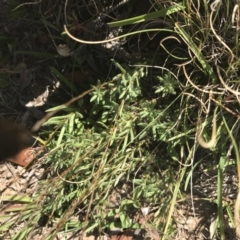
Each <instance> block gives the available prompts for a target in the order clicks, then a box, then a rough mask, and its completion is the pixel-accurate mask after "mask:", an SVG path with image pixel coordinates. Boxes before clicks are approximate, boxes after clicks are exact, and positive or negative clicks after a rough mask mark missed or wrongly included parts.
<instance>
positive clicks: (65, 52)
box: [57, 44, 70, 57]
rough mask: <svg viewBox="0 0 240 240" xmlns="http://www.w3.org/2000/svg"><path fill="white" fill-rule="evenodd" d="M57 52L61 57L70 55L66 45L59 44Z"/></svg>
mask: <svg viewBox="0 0 240 240" xmlns="http://www.w3.org/2000/svg"><path fill="white" fill-rule="evenodd" d="M57 52H58V54H59V55H60V56H62V57H68V56H69V54H70V48H69V46H68V45H67V44H59V45H58V46H57Z"/></svg>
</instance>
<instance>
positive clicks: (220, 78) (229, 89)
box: [216, 66, 240, 96]
mask: <svg viewBox="0 0 240 240" xmlns="http://www.w3.org/2000/svg"><path fill="white" fill-rule="evenodd" d="M216 68H217V74H218V77H219V80H220V82H221V83H222V85H223V86H224V87H225V89H226V90H228V91H229V92H231V93H233V94H235V95H236V96H239V95H240V92H238V91H235V90H233V89H232V88H230V87H229V86H228V85H227V84H226V83H225V82H224V80H223V78H222V76H221V73H220V68H219V66H216Z"/></svg>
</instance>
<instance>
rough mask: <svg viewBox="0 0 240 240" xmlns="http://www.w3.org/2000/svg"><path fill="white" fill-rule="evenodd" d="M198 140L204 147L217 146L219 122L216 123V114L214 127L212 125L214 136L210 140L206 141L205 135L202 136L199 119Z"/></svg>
mask: <svg viewBox="0 0 240 240" xmlns="http://www.w3.org/2000/svg"><path fill="white" fill-rule="evenodd" d="M197 140H198V143H199V144H200V145H201V146H202V147H203V148H212V147H214V146H215V144H216V142H217V123H216V116H215V115H214V118H213V127H212V137H211V140H210V141H209V142H206V141H205V140H204V139H203V137H202V130H201V128H200V120H199V121H198V130H197Z"/></svg>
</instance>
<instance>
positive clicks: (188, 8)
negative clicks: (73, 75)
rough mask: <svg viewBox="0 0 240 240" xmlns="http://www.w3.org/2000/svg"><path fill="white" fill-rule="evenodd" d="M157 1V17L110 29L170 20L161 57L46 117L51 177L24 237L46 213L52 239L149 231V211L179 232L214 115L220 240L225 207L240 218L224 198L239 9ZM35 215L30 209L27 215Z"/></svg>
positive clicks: (166, 232)
mask: <svg viewBox="0 0 240 240" xmlns="http://www.w3.org/2000/svg"><path fill="white" fill-rule="evenodd" d="M154 7H155V8H157V9H156V12H154V13H146V14H147V15H144V16H143V15H141V16H138V17H136V18H130V19H127V20H125V21H123V22H121V21H120V22H117V23H116V22H115V23H112V24H110V26H111V27H116V26H118V27H119V26H120V27H121V26H126V25H129V24H136V23H139V22H141V24H142V25H141V27H140V30H138V32H139V33H141V29H144V31H146V29H147V26H149V25H150V24H149V23H154V21H156V19H157V20H159V21H161V23H162V24H163V27H162V30H163V31H164V36H162V35H160V50H161V54H158V51H159V50H156V52H155V53H153V54H152V55H151V56H153V55H154V57H153V58H152V59H149V58H146V59H144V61H142V62H141V60H140V63H139V64H138V65H141V66H134V67H129V66H127V65H126V64H119V63H117V62H115V61H113V64H114V66H115V68H116V69H117V70H118V71H120V73H118V74H117V75H116V74H115V75H116V76H115V77H113V78H112V79H111V80H110V81H109V83H108V84H107V85H105V87H104V88H101V87H99V86H100V85H99V84H94V86H93V88H94V90H93V91H92V92H91V93H90V97H89V96H88V97H89V98H88V99H87V98H84V99H82V100H81V101H80V102H79V105H80V107H79V106H77V105H76V106H71V108H66V109H65V110H66V111H67V113H66V114H64V115H62V116H55V117H53V118H51V119H50V120H49V121H48V122H47V123H46V125H48V126H50V127H49V129H51V130H45V131H43V132H42V133H41V135H42V138H45V139H46V140H47V148H48V149H49V153H48V155H47V158H46V164H47V166H48V170H47V172H48V177H47V179H43V180H41V181H40V182H39V186H38V189H37V191H36V192H35V194H34V196H33V197H34V198H35V199H36V200H35V202H34V209H35V210H34V212H33V211H32V210H31V217H30V218H29V219H28V221H26V224H25V228H23V229H22V230H21V231H20V232H19V233H17V235H16V236H15V239H21V238H25V237H26V236H28V237H29V236H31V234H32V232H33V231H34V229H35V228H36V227H37V226H38V223H39V221H40V220H41V219H42V218H44V219H45V226H48V227H49V228H48V230H47V233H46V234H44V236H43V237H42V239H54V237H55V236H56V234H57V233H58V232H59V231H65V232H67V231H72V232H75V231H80V230H82V231H84V232H86V233H88V232H91V231H93V230H96V229H97V230H98V231H99V232H101V231H103V230H105V229H107V228H113V227H116V225H117V226H121V227H123V228H144V227H143V225H141V221H137V220H134V216H136V215H138V214H140V215H141V214H142V213H141V210H142V209H143V208H145V207H147V208H148V209H150V210H151V211H152V212H151V213H152V215H151V214H150V216H151V217H149V219H148V221H149V222H151V224H150V225H151V227H154V228H156V229H158V231H159V232H161V233H162V239H169V238H170V236H173V235H174V231H175V230H174V225H173V221H172V215H173V212H174V209H175V208H176V206H177V200H179V199H183V198H184V194H185V193H184V191H183V189H184V185H185V189H187V188H189V182H190V178H191V176H192V174H193V170H194V169H197V168H195V167H196V166H197V164H198V161H200V160H201V158H200V157H198V156H197V153H198V152H197V147H198V143H197V140H196V125H197V122H199V119H201V122H203V124H205V125H206V124H209V123H210V121H211V120H212V118H213V114H214V112H215V115H216V116H217V126H218V129H217V144H216V146H214V147H213V148H211V149H210V150H211V151H210V150H209V149H208V150H204V151H210V156H211V154H212V156H213V155H214V156H215V157H216V158H219V164H218V166H217V167H218V183H217V186H216V191H217V199H211V201H214V200H216V203H217V207H218V215H217V221H216V225H215V228H214V230H213V231H212V230H211V233H210V234H211V235H212V236H213V235H214V234H215V235H216V232H217V231H216V230H217V229H219V232H220V233H219V236H220V238H221V239H224V238H225V229H224V224H223V222H224V216H223V212H224V210H226V211H227V214H228V217H229V219H230V221H232V222H233V217H232V213H231V209H230V206H229V205H224V206H223V204H222V203H223V199H222V185H223V176H224V171H225V167H226V166H227V164H228V160H229V158H230V153H231V149H232V144H231V143H229V142H231V141H232V142H233V143H234V138H236V136H237V132H238V123H237V120H236V119H235V118H236V117H238V114H237V113H236V112H235V109H234V108H235V106H236V105H237V104H238V95H239V92H238V90H237V89H238V81H237V78H238V77H237V75H238V54H239V53H238V27H239V26H238V24H239V22H238V21H239V19H238V15H237V14H236V13H237V12H238V5H237V4H234V3H232V2H228V3H226V5H225V6H224V10H223V5H221V2H220V1H214V3H213V4H208V3H207V2H206V1H197V2H193V1H188V0H185V1H182V2H181V4H177V3H175V2H172V3H169V2H168V3H162V2H161V3H160V2H159V1H156V3H155V5H154ZM159 9H160V11H158V10H159ZM163 9H165V11H163ZM166 9H167V10H171V12H168V11H166ZM163 13H164V14H163ZM45 24H46V25H47V26H48V27H51V26H52V25H50V24H49V23H46V21H45ZM52 28H54V26H53V27H52ZM166 29H167V30H168V31H166ZM55 30H56V29H55ZM50 31H51V30H50ZM160 32H161V31H160ZM131 34H132V33H130V34H129V35H131ZM165 34H166V35H165ZM129 35H125V37H126V36H129ZM64 38H65V39H67V36H65V37H64ZM140 38H141V35H140ZM67 41H69V40H67ZM69 42H70V41H69ZM73 48H74V47H73ZM156 49H158V46H156ZM146 61H149V62H147V64H148V65H146ZM81 64H82V62H81ZM144 65H145V66H144ZM149 67H151V70H152V71H151V74H150V73H149V72H148V71H149ZM52 69H53V68H52ZM56 71H57V70H55V72H56ZM71 88H72V86H71ZM72 89H73V88H72ZM74 89H75V88H74ZM89 99H90V101H89ZM229 99H230V100H231V103H229V101H228V100H229ZM83 102H85V103H86V102H87V109H86V108H85V109H83V108H82V106H85V107H86V105H83V104H82V103H83ZM79 109H81V110H80V111H79ZM203 118H204V120H202V119H203ZM229 125H231V126H233V127H232V128H231V129H230V130H229V127H228V126H229ZM52 129H54V132H53V131H52ZM231 133H234V134H231ZM210 135H211V127H205V128H204V130H203V137H204V139H205V140H206V141H208V140H209V139H210ZM49 136H50V137H49ZM234 147H235V150H236V151H237V146H236V144H234ZM195 162H196V165H194V164H195ZM211 167H213V166H211V163H209V168H211ZM190 187H191V186H190ZM118 191H120V192H122V193H121V194H117V193H116V192H118ZM113 198H115V200H114V201H112V200H111V199H113ZM28 214H29V212H24V211H22V212H21V213H20V216H21V217H20V218H19V221H20V220H21V221H22V219H26V218H27V217H24V216H29V215H28ZM163 216H164V217H163ZM166 216H167V217H166ZM76 217H77V220H76ZM146 230H147V229H146ZM148 230H149V229H148Z"/></svg>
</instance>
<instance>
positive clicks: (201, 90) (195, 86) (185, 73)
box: [182, 65, 223, 94]
mask: <svg viewBox="0 0 240 240" xmlns="http://www.w3.org/2000/svg"><path fill="white" fill-rule="evenodd" d="M182 67H183V72H184V75H185V77H186V78H187V80H188V81H189V82H190V84H191V85H192V86H193V87H194V88H195V89H197V90H198V91H200V92H204V93H208V94H223V92H214V91H212V90H210V91H208V90H205V89H202V88H199V87H198V86H197V85H195V84H194V83H193V82H192V81H191V79H190V77H189V76H188V74H187V72H186V68H185V65H183V66H182Z"/></svg>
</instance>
